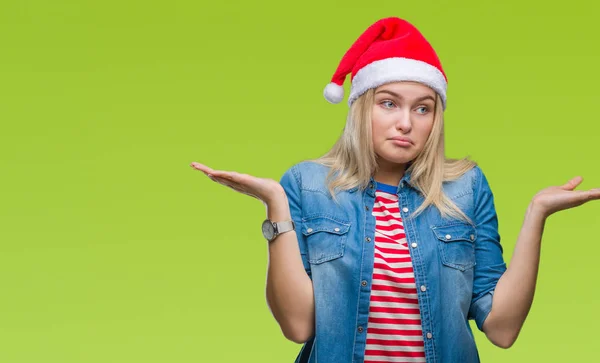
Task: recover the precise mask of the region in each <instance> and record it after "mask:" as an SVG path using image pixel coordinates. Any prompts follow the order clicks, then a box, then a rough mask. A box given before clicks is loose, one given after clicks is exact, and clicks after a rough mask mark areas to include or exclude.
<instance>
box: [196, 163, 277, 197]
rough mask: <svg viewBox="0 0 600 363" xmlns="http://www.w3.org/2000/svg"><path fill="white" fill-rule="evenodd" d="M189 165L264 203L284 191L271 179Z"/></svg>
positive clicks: (202, 165) (218, 181) (199, 165)
mask: <svg viewBox="0 0 600 363" xmlns="http://www.w3.org/2000/svg"><path fill="white" fill-rule="evenodd" d="M190 166H191V167H193V168H194V169H197V170H200V171H202V172H203V173H204V174H206V176H208V177H209V178H210V179H211V180H213V181H215V182H217V183H219V184H223V185H225V186H228V187H229V188H231V189H233V190H235V191H237V192H239V193H242V194H246V195H249V196H251V197H253V198H256V199H259V200H261V201H262V202H263V203H265V204H267V203H269V201H271V200H273V199H275V198H277V197H279V196H281V195H282V194H284V193H285V192H284V190H283V187H282V186H281V184H279V182H277V181H276V180H273V179H268V178H258V177H255V176H252V175H249V174H242V173H238V172H235V171H224V170H215V169H212V168H209V167H208V166H206V165H204V164H200V163H196V162H193V163H192V164H191V165H190Z"/></svg>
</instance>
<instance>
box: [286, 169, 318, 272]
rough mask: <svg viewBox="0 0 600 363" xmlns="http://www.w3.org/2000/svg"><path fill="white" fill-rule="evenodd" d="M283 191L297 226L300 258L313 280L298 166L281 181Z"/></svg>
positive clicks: (287, 172)
mask: <svg viewBox="0 0 600 363" xmlns="http://www.w3.org/2000/svg"><path fill="white" fill-rule="evenodd" d="M279 183H280V184H281V186H282V187H283V189H284V190H285V194H286V195H287V199H288V202H289V206H290V213H291V215H292V220H293V221H294V224H295V225H296V236H298V247H299V248H300V256H301V257H302V263H303V264H304V270H305V271H306V273H307V274H308V277H310V278H311V280H312V275H311V270H310V264H309V263H308V258H307V253H308V251H307V244H306V237H305V236H304V235H303V234H302V231H301V229H302V204H301V199H302V198H301V197H302V194H301V193H302V190H301V188H300V185H301V179H300V175H299V172H298V170H297V167H296V166H293V167H291V168H290V169H288V170H287V171H286V172H285V173H284V174H283V176H282V177H281V180H280V181H279Z"/></svg>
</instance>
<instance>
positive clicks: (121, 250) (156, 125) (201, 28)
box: [0, 0, 600, 363]
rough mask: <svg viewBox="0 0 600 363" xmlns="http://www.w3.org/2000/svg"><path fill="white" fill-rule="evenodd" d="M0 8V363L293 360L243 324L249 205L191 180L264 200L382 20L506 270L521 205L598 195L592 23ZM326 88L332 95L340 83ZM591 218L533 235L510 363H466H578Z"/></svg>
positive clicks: (247, 311) (259, 255)
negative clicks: (396, 30) (410, 65)
mask: <svg viewBox="0 0 600 363" xmlns="http://www.w3.org/2000/svg"><path fill="white" fill-rule="evenodd" d="M423 4H425V3H423V2H409V1H402V2H398V1H376V2H375V1H373V2H372V1H364V0H363V1H350V0H348V1H343V2H342V1H313V0H306V1H299V2H296V3H286V2H281V1H263V2H254V1H235V2H230V1H222V2H219V1H211V2H206V1H200V2H198V1H189V0H188V1H181V0H179V1H178V0H171V1H169V2H166V1H164V2H148V1H139V0H134V1H115V0H109V1H75V0H72V1H66V0H56V1H26V0H3V1H2V2H1V3H0V34H2V36H1V48H0V120H1V131H0V168H1V169H0V170H1V174H0V178H1V179H0V180H1V183H2V185H1V191H2V192H1V199H0V289H1V298H0V362H1V363H37V362H56V363H72V362H82V363H83V362H85V363H117V362H118V363H129V362H131V363H133V362H140V363H141V362H143V363H158V362H161V363H180V362H242V361H243V362H250V361H251V362H255V361H256V362H263V363H266V362H292V361H293V359H294V357H295V356H296V353H297V351H298V349H299V346H298V345H296V344H294V343H292V342H289V341H287V340H285V338H284V337H283V336H282V334H281V333H280V330H279V328H278V326H277V324H276V322H275V320H274V319H273V318H272V317H271V315H270V312H269V310H268V308H267V305H266V303H265V295H264V287H265V272H266V266H267V249H266V245H265V241H263V239H262V236H261V233H260V223H261V222H262V220H263V218H264V217H265V210H264V206H263V205H262V204H261V203H260V202H258V201H256V200H254V199H252V198H250V197H247V196H245V195H241V194H237V193H235V192H233V191H231V190H229V189H227V188H225V187H223V186H220V185H217V184H215V183H213V182H211V181H210V180H209V179H208V178H206V177H205V176H204V175H203V174H202V173H200V172H198V171H195V170H193V169H191V168H190V167H189V164H190V162H192V161H198V162H203V163H206V164H208V165H210V166H212V167H214V168H221V169H227V170H238V171H241V172H247V173H251V174H255V175H259V176H264V177H270V178H274V179H279V177H280V176H281V174H282V173H283V172H284V171H285V170H286V169H287V168H288V167H290V166H291V165H292V164H294V163H295V162H298V161H300V160H302V159H305V158H312V157H316V156H318V155H320V154H321V153H323V152H325V151H326V150H327V149H328V148H329V147H330V146H331V145H332V144H333V142H334V141H335V139H336V138H337V136H338V135H339V133H340V130H341V128H342V127H343V124H344V121H345V115H346V111H347V107H346V106H345V104H343V103H342V104H338V105H331V104H328V103H327V102H326V101H325V100H324V98H323V96H322V91H323V87H324V86H325V85H326V84H327V82H328V81H329V79H330V77H331V75H332V74H333V72H334V70H335V68H336V67H337V64H338V61H339V59H340V58H341V57H342V55H343V54H344V52H345V51H346V49H347V48H348V47H349V46H350V44H351V43H352V42H353V41H354V40H355V39H356V37H357V36H358V35H359V34H360V33H361V32H362V31H363V30H364V29H365V28H366V27H367V26H368V25H370V24H371V23H373V22H374V21H375V20H377V19H379V18H381V17H387V16H400V17H404V18H406V19H409V20H410V21H412V22H413V23H414V24H415V25H417V26H418V27H419V28H420V29H421V30H422V31H423V33H424V34H425V35H426V36H427V37H428V38H429V40H430V41H431V42H432V44H433V45H434V47H435V48H436V49H437V51H438V53H439V55H440V57H441V59H442V62H443V64H444V67H445V70H446V71H447V74H448V77H449V101H448V110H447V119H446V121H447V124H446V125H447V126H446V137H447V152H448V156H452V157H461V156H466V155H469V156H471V157H472V158H473V159H475V160H476V161H478V162H479V163H480V165H481V167H482V168H483V170H484V172H485V173H486V175H487V176H488V178H489V180H490V184H491V186H492V189H493V191H494V194H495V196H496V200H497V201H496V203H497V210H498V214H499V218H500V229H501V231H500V232H501V234H502V241H503V243H504V246H505V256H506V259H507V260H510V256H511V254H512V250H513V247H514V243H515V240H516V237H517V234H518V232H519V229H520V224H521V222H522V219H523V215H524V212H525V209H526V207H527V204H528V202H529V200H530V199H531V197H532V196H533V195H534V194H535V193H536V192H537V191H538V190H540V189H542V188H544V187H546V186H550V185H554V184H563V183H565V182H566V181H568V179H569V178H571V177H573V176H576V175H582V176H583V177H584V178H585V179H584V182H583V184H582V186H581V188H586V189H587V188H591V187H594V186H595V187H598V186H600V169H599V168H598V165H599V162H598V155H599V154H600V152H599V147H598V132H599V131H600V127H599V126H598V125H599V121H598V119H597V116H596V112H595V110H596V108H597V102H598V101H597V99H598V95H599V92H600V91H598V84H599V83H600V72H599V71H598V64H599V63H600V56H599V53H598V48H597V47H596V46H595V44H596V41H597V38H598V35H599V31H598V27H597V24H598V20H597V16H596V14H597V13H598V11H600V5H598V2H592V1H588V2H584V1H579V0H575V1H569V2H566V3H565V2H563V3H556V4H555V5H548V4H549V3H548V2H541V1H540V2H526V1H516V0H509V1H504V2H502V3H500V2H497V1H495V2H492V1H430V2H427V5H426V6H425V5H423ZM346 86H347V85H346ZM599 224H600V202H597V203H596V204H592V203H590V204H587V205H585V206H582V207H580V208H578V209H574V210H569V211H565V212H561V213H559V214H557V215H555V216H553V217H551V218H550V220H549V221H548V224H547V227H546V234H545V239H544V242H543V251H542V264H541V270H540V280H539V283H538V290H537V293H536V297H535V302H534V305H533V308H532V311H531V313H530V316H529V318H528V321H527V322H526V325H525V327H524V329H523V331H522V333H521V336H520V337H519V340H518V341H517V343H516V344H515V345H514V346H513V347H512V348H511V349H509V350H502V349H500V348H496V347H494V346H493V345H491V344H490V343H489V342H487V341H486V339H485V337H484V336H483V335H482V334H481V333H479V332H477V335H476V339H477V341H478V345H479V347H480V352H481V356H482V359H483V361H484V362H487V363H499V362H532V361H536V362H537V361H539V362H565V361H578V362H587V361H590V360H591V359H592V357H595V356H596V353H597V336H598V335H597V325H598V323H599V322H600V312H599V310H598V306H599V303H600V294H599V293H598V289H597V276H598V273H599V272H600V268H599V267H598V266H599V263H598V253H599V252H600V243H599V242H600V241H599V239H598V225H599Z"/></svg>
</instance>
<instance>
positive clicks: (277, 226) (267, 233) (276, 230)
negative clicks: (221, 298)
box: [262, 219, 296, 242]
mask: <svg viewBox="0 0 600 363" xmlns="http://www.w3.org/2000/svg"><path fill="white" fill-rule="evenodd" d="M294 229H296V225H295V223H294V221H292V220H290V221H284V222H272V221H270V220H269V219H265V221H264V222H263V223H262V233H263V236H264V237H265V238H266V239H267V241H269V242H271V241H273V240H274V239H275V238H276V237H277V236H279V235H280V234H282V233H285V232H289V231H293V230H294Z"/></svg>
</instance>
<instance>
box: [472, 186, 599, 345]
mask: <svg viewBox="0 0 600 363" xmlns="http://www.w3.org/2000/svg"><path fill="white" fill-rule="evenodd" d="M484 180H485V179H484ZM582 180H583V178H581V177H576V178H573V179H571V180H570V181H569V182H567V183H566V184H564V185H561V186H552V187H548V188H546V189H544V190H542V191H540V192H539V193H537V194H536V195H535V196H534V198H533V200H532V201H531V203H530V204H529V207H528V208H527V212H526V214H525V219H524V222H523V226H522V228H521V232H520V233H519V236H518V238H517V243H516V245H515V250H514V252H513V256H512V259H511V263H510V267H509V268H508V269H507V270H506V272H505V273H504V274H503V275H502V277H501V278H500V279H499V280H498V282H497V286H496V288H495V292H494V293H493V296H494V298H493V301H492V302H491V311H490V312H489V315H488V317H487V319H485V320H484V321H483V322H482V326H481V327H480V328H481V329H482V330H483V331H484V332H485V334H486V336H487V337H488V339H489V340H490V341H491V342H492V343H494V344H495V345H497V346H500V347H503V348H508V347H510V346H512V345H513V344H514V342H515V341H516V339H517V337H518V335H519V332H520V331H521V328H522V326H523V323H524V322H525V319H526V317H527V315H528V313H529V310H530V308H531V304H532V302H533V296H534V293H535V285H536V280H537V275H538V269H539V262H540V248H541V243H542V234H543V232H544V225H545V223H546V220H547V219H548V217H549V216H550V215H552V214H553V213H555V212H558V211H560V210H563V209H568V208H573V207H577V206H580V205H582V204H584V203H586V202H588V201H591V200H597V199H600V189H598V188H597V189H591V190H583V191H581V190H578V191H575V190H574V189H575V188H576V187H577V185H579V184H580V183H581V181H582ZM484 184H485V183H484ZM484 189H485V188H484ZM484 194H485V193H484Z"/></svg>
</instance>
